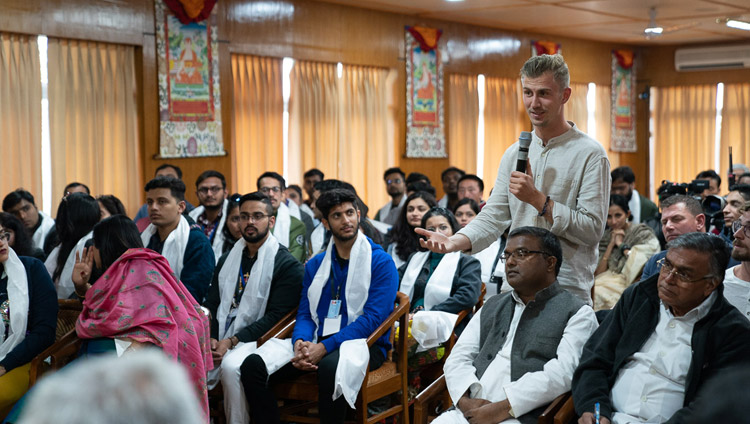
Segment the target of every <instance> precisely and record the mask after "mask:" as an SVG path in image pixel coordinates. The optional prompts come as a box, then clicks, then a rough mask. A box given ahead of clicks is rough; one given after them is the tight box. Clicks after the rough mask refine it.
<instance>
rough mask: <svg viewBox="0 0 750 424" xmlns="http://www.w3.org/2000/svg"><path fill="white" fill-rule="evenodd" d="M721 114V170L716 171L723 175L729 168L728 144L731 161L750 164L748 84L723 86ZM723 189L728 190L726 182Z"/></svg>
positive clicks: (749, 89)
mask: <svg viewBox="0 0 750 424" xmlns="http://www.w3.org/2000/svg"><path fill="white" fill-rule="evenodd" d="M721 116H722V118H721V170H717V171H718V172H719V174H720V175H722V176H724V175H726V172H727V171H728V170H729V149H728V147H729V146H732V163H742V164H745V165H748V166H750V84H748V83H744V84H727V85H725V86H724V110H723V111H722V114H721ZM723 190H728V187H727V185H726V184H725V185H724V187H723ZM723 190H722V191H723Z"/></svg>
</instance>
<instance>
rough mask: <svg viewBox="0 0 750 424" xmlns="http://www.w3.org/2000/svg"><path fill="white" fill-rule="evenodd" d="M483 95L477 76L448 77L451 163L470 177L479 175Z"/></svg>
mask: <svg viewBox="0 0 750 424" xmlns="http://www.w3.org/2000/svg"><path fill="white" fill-rule="evenodd" d="M478 125H479V91H478V89H477V76H476V75H460V74H451V75H450V76H449V77H448V163H449V164H450V166H455V167H457V168H460V169H463V170H464V171H466V172H467V173H469V174H475V173H476V172H477V129H478V128H477V127H478Z"/></svg>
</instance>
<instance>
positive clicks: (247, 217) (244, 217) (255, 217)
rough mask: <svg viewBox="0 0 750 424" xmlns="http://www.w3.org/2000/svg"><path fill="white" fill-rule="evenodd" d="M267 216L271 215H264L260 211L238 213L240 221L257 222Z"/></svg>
mask: <svg viewBox="0 0 750 424" xmlns="http://www.w3.org/2000/svg"><path fill="white" fill-rule="evenodd" d="M268 216H271V215H266V214H264V213H261V212H255V213H253V214H249V213H241V214H240V221H250V222H258V221H260V220H261V219H263V218H266V217H268Z"/></svg>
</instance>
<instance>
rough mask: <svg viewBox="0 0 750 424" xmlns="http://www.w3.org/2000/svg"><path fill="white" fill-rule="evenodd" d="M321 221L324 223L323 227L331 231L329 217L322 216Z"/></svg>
mask: <svg viewBox="0 0 750 424" xmlns="http://www.w3.org/2000/svg"><path fill="white" fill-rule="evenodd" d="M320 222H321V223H323V228H325V229H326V230H328V231H331V226H330V225H329V224H328V219H326V218H322V219H321V220H320Z"/></svg>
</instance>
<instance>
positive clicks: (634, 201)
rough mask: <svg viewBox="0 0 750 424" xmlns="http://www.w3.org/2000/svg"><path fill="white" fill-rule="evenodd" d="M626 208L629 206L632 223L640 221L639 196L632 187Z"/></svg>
mask: <svg viewBox="0 0 750 424" xmlns="http://www.w3.org/2000/svg"><path fill="white" fill-rule="evenodd" d="M628 208H630V215H632V216H633V220H632V221H631V223H632V224H640V223H641V196H640V195H639V194H638V190H636V189H633V195H632V196H630V201H629V202H628Z"/></svg>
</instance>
